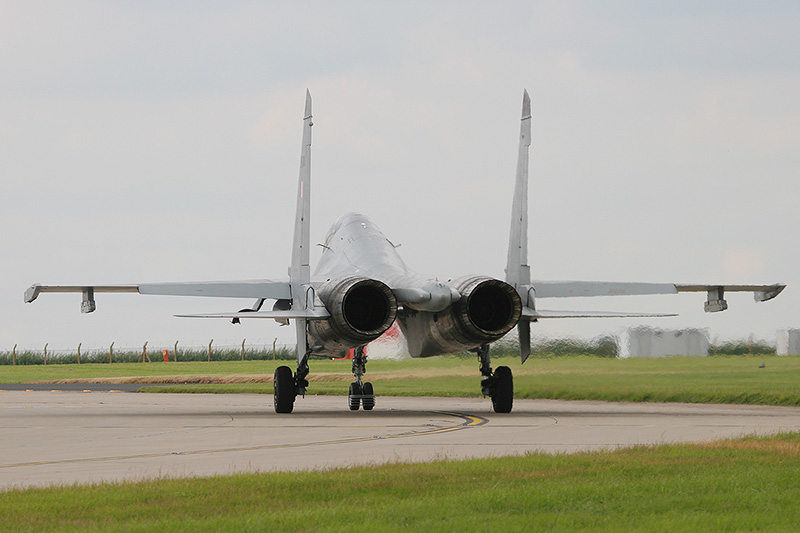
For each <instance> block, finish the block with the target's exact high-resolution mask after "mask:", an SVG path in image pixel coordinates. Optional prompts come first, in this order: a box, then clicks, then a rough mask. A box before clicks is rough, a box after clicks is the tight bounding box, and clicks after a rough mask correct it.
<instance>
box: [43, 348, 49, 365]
mask: <svg viewBox="0 0 800 533" xmlns="http://www.w3.org/2000/svg"><path fill="white" fill-rule="evenodd" d="M48 344H50V343H48V342H46V343H45V344H44V364H45V365H46V364H47V345H48Z"/></svg>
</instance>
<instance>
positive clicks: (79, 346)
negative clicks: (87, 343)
mask: <svg viewBox="0 0 800 533" xmlns="http://www.w3.org/2000/svg"><path fill="white" fill-rule="evenodd" d="M81 344H83V343H82V342H79V343H78V364H81Z"/></svg>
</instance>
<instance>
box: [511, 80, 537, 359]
mask: <svg viewBox="0 0 800 533" xmlns="http://www.w3.org/2000/svg"><path fill="white" fill-rule="evenodd" d="M521 120H522V122H521V124H520V130H519V153H518V155H517V177H516V182H515V185H514V201H513V203H512V206H511V233H510V235H509V238H508V261H507V263H506V281H507V282H508V283H509V284H510V285H513V286H514V288H515V289H517V292H518V293H519V295H520V297H521V298H522V303H523V305H526V306H528V305H533V303H532V302H528V296H529V295H528V292H529V287H530V284H531V268H530V266H528V152H529V149H530V145H531V99H530V97H529V96H528V91H523V95H522V119H521ZM517 331H518V332H519V345H520V354H521V358H522V362H523V363H524V362H525V360H526V359H527V358H528V356H529V355H530V344H531V341H530V323H529V322H528V321H527V320H525V319H523V320H521V321H520V322H519V324H517Z"/></svg>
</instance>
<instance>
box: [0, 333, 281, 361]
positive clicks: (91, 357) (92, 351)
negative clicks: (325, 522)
mask: <svg viewBox="0 0 800 533" xmlns="http://www.w3.org/2000/svg"><path fill="white" fill-rule="evenodd" d="M179 342H180V341H175V343H174V344H173V345H172V346H171V348H172V351H173V357H172V358H171V359H169V357H168V355H169V349H167V348H161V347H158V346H156V347H154V346H151V345H150V343H149V341H145V342H144V344H143V345H142V347H141V348H140V349H138V354H137V349H136V348H125V347H123V348H119V347H116V348H115V342H112V343H111V344H110V345H109V346H108V348H89V349H87V348H85V347H84V346H83V344H84V343H83V342H80V343H78V345H77V349H62V348H52V347H50V343H45V345H44V347H43V348H42V349H41V350H36V349H30V348H28V349H23V348H20V346H19V344H14V346H13V347H12V349H11V350H10V351H8V352H3V351H0V365H8V364H10V365H15V366H16V365H20V364H22V365H29V364H45V365H46V364H54V363H55V364H58V363H77V364H82V363H87V362H91V363H106V362H107V363H109V364H111V363H114V362H115V359H116V362H129V361H130V362H137V361H138V362H141V363H144V362H153V360H152V359H151V358H150V352H151V351H153V350H154V349H156V351H158V350H159V349H160V350H161V351H162V352H164V354H163V355H164V360H165V361H166V360H171V361H172V362H177V361H178V360H179V359H178V356H179V351H178V344H179ZM214 342H215V341H214V339H211V340H210V342H209V343H208V345H206V346H203V347H202V348H201V347H199V346H197V345H189V346H181V349H180V360H182V361H190V360H192V361H198V360H199V361H202V360H205V361H212V360H214V361H220V360H236V359H239V360H241V361H246V360H248V359H250V360H266V359H273V360H275V359H294V358H295V347H294V344H281V345H279V344H278V339H277V338H275V339H274V340H273V341H272V346H271V347H270V346H269V343H267V342H264V341H263V339H260V340H258V341H252V342H251V343H250V344H249V345H248V344H247V339H246V338H245V339H242V342H241V343H240V344H236V345H231V344H215V343H214ZM148 348H150V350H148ZM115 352H116V353H115ZM204 352H205V353H204ZM106 354H107V355H108V358H107V359H105V358H104V357H105V355H106ZM134 354H137V355H134ZM199 354H202V355H204V356H205V357H202V355H201V356H200V357H198V355H199ZM115 355H116V357H115ZM159 360H160V359H156V361H159Z"/></svg>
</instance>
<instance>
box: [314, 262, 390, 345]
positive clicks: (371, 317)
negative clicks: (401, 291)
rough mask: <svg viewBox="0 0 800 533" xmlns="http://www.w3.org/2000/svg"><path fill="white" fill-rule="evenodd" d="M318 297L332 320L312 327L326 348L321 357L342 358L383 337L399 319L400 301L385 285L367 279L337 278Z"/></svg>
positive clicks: (323, 286)
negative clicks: (398, 301)
mask: <svg viewBox="0 0 800 533" xmlns="http://www.w3.org/2000/svg"><path fill="white" fill-rule="evenodd" d="M317 295H318V296H319V299H320V300H322V303H323V304H325V307H326V308H327V309H328V312H329V313H330V314H331V317H330V318H329V319H327V320H315V321H313V322H311V324H310V326H309V328H310V330H311V333H312V335H313V336H314V337H315V338H316V340H317V341H319V342H318V343H319V344H320V345H322V346H323V348H322V349H321V350H320V351H319V352H317V350H315V352H317V353H321V354H331V355H339V354H341V353H342V352H345V351H347V350H349V349H350V348H354V347H356V346H362V345H364V344H367V343H368V342H371V341H374V340H375V339H377V338H378V337H380V336H381V335H382V334H383V332H384V331H386V330H387V329H389V327H390V326H391V325H392V323H393V322H394V319H395V317H396V316H397V300H396V299H395V296H394V293H392V290H391V289H390V288H389V287H388V286H387V285H386V284H385V283H383V282H380V281H378V280H375V279H369V278H363V277H356V276H353V277H347V278H343V279H333V280H330V281H328V282H327V283H325V284H323V285H322V286H321V287H320V288H319V289H318V290H317Z"/></svg>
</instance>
